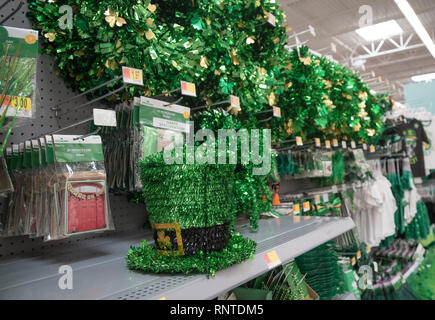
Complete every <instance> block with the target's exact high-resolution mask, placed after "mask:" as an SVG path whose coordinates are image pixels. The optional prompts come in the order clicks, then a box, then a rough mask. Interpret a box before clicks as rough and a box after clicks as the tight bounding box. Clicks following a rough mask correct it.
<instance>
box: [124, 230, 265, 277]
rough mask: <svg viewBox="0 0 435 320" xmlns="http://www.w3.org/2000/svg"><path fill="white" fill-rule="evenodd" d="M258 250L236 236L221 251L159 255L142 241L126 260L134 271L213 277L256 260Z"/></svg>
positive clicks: (253, 243)
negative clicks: (248, 260)
mask: <svg viewBox="0 0 435 320" xmlns="http://www.w3.org/2000/svg"><path fill="white" fill-rule="evenodd" d="M256 248H257V244H256V243H255V242H254V241H252V240H250V239H246V238H243V237H242V236H240V235H238V234H236V235H233V236H232V237H231V238H230V239H229V240H228V244H227V246H226V247H225V248H224V249H223V250H222V251H214V252H210V253H207V254H204V253H203V252H198V253H196V254H195V255H192V256H185V257H184V256H177V257H169V256H162V255H160V254H159V253H158V252H157V250H155V248H154V246H152V245H149V244H148V243H147V242H146V241H143V242H142V243H141V244H140V245H139V246H138V247H131V248H130V250H129V251H128V254H127V257H126V261H127V265H128V267H129V268H130V269H132V270H140V271H144V272H151V273H167V274H176V273H184V274H190V273H208V274H210V275H212V276H214V275H215V272H216V271H219V270H222V269H226V268H228V267H230V266H232V265H234V264H237V263H241V262H243V261H245V260H247V259H253V257H254V253H255V250H256Z"/></svg>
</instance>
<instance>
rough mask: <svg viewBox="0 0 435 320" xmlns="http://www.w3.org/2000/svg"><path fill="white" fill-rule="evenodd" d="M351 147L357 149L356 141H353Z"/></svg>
mask: <svg viewBox="0 0 435 320" xmlns="http://www.w3.org/2000/svg"><path fill="white" fill-rule="evenodd" d="M350 147H351V148H352V149H356V143H355V141H351V142H350Z"/></svg>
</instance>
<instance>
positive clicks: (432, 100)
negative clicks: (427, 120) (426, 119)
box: [404, 81, 435, 115]
mask: <svg viewBox="0 0 435 320" xmlns="http://www.w3.org/2000/svg"><path fill="white" fill-rule="evenodd" d="M404 89H405V100H406V101H405V102H406V104H408V105H409V106H411V107H412V108H415V109H417V108H420V107H426V109H427V111H429V112H432V113H433V114H434V115H435V81H432V82H429V83H424V82H422V83H412V84H408V85H405V86H404Z"/></svg>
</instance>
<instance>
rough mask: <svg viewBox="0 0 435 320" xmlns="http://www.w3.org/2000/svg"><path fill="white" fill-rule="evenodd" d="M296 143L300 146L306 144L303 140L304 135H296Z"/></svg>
mask: <svg viewBox="0 0 435 320" xmlns="http://www.w3.org/2000/svg"><path fill="white" fill-rule="evenodd" d="M296 144H297V145H298V146H303V145H304V143H303V141H302V137H296Z"/></svg>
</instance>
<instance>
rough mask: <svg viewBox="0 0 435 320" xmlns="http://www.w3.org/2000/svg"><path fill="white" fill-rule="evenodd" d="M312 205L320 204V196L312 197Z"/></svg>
mask: <svg viewBox="0 0 435 320" xmlns="http://www.w3.org/2000/svg"><path fill="white" fill-rule="evenodd" d="M314 203H315V204H319V203H320V195H318V194H316V195H315V196H314Z"/></svg>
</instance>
